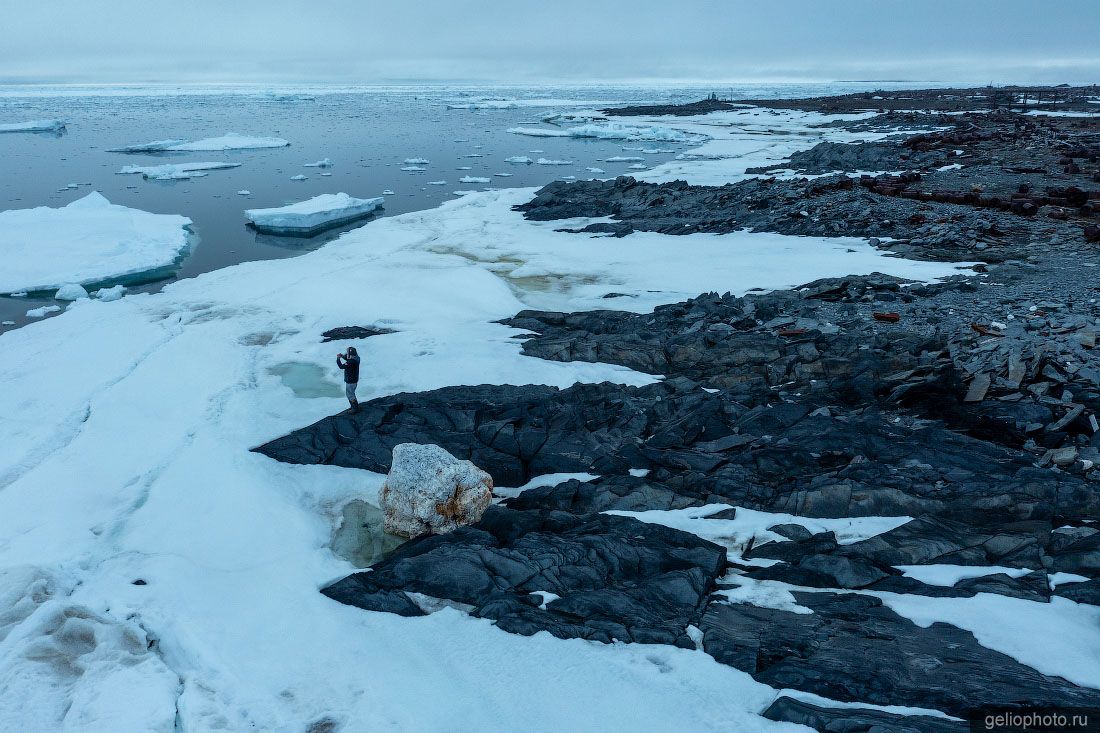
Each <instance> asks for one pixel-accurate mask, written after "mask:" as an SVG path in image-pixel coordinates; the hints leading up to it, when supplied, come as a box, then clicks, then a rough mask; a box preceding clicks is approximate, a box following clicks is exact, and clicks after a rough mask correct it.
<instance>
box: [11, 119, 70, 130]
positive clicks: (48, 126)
mask: <svg viewBox="0 0 1100 733" xmlns="http://www.w3.org/2000/svg"><path fill="white" fill-rule="evenodd" d="M64 129H65V121H64V120H30V121H28V122H5V123H0V133H2V132H54V133H57V132H61V131H62V130H64Z"/></svg>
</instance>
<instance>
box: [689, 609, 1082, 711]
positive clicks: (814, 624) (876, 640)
mask: <svg viewBox="0 0 1100 733" xmlns="http://www.w3.org/2000/svg"><path fill="white" fill-rule="evenodd" d="M794 596H795V599H796V600H797V602H798V603H799V604H800V605H803V606H805V607H807V608H810V609H811V610H812V611H813V613H811V614H798V613H793V612H790V611H780V610H776V609H770V608H759V607H756V606H748V605H740V604H724V603H714V604H711V606H710V607H709V608H708V610H707V613H706V615H705V616H704V618H703V621H702V626H701V627H700V628H701V629H702V631H703V649H704V650H705V651H706V652H707V653H708V654H710V655H711V656H713V657H714V658H715V659H717V660H718V661H720V662H724V663H725V664H729V665H732V666H734V667H737V668H738V669H742V670H744V671H746V672H748V673H749V674H751V675H752V676H753V677H754V678H756V679H757V680H759V681H760V682H763V683H765V684H768V685H772V686H773V687H778V688H784V687H786V688H793V689H798V690H805V691H807V692H812V693H814V694H817V695H823V696H825V697H829V698H832V699H834V700H841V701H845V702H864V703H872V704H875V705H908V706H913V707H924V708H932V709H935V710H942V711H943V712H946V713H948V714H951V715H956V716H959V717H965V715H966V713H967V711H969V710H972V709H974V708H976V707H980V706H984V705H996V706H1005V707H1022V706H1029V705H1030V706H1054V707H1062V706H1065V707H1096V706H1097V705H1100V690H1093V689H1088V688H1083V687H1078V686H1077V685H1074V684H1072V683H1070V682H1068V681H1066V680H1064V679H1062V678H1060V677H1048V676H1046V675H1042V674H1040V673H1039V672H1036V671H1035V670H1034V669H1032V668H1031V667H1027V666H1025V665H1023V664H1020V663H1019V662H1017V661H1016V660H1015V659H1013V658H1011V657H1009V656H1007V655H1005V654H1001V653H1000V652H996V651H993V650H991V649H988V648H986V647H984V646H982V645H981V644H979V643H978V642H977V641H976V640H975V639H974V635H973V634H971V633H970V632H969V631H963V630H962V629H959V628H957V627H955V626H951V625H949V624H945V623H934V624H932V625H931V626H929V627H927V628H923V627H920V626H917V625H916V624H914V623H913V622H911V621H909V620H908V619H906V618H904V617H902V616H899V615H898V614H896V613H894V611H892V610H890V609H889V608H887V607H886V606H885V605H883V603H882V601H880V600H879V599H878V598H875V597H872V596H867V595H860V594H855V593H841V594H837V593H824V592H823V593H805V592H797V591H796V592H794Z"/></svg>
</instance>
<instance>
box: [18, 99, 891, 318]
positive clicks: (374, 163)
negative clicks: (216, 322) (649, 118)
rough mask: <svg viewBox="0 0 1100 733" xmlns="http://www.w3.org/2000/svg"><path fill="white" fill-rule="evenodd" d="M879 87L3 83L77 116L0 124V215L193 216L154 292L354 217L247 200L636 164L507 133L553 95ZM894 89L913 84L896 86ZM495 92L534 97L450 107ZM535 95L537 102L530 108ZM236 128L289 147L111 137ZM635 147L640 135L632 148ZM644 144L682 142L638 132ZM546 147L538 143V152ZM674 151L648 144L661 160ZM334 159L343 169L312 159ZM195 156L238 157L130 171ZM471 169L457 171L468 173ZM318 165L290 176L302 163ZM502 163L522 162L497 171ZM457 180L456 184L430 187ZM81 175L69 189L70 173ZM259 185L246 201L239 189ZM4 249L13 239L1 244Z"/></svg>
mask: <svg viewBox="0 0 1100 733" xmlns="http://www.w3.org/2000/svg"><path fill="white" fill-rule="evenodd" d="M882 86H883V85H881V84H862V83H846V84H829V85H742V86H740V87H737V88H730V87H728V86H722V87H709V86H706V87H693V88H684V87H677V88H672V87H663V88H652V87H630V86H592V87H582V88H572V87H539V88H518V87H516V88H508V87H495V88H490V89H486V88H478V89H455V88H440V87H435V88H431V87H406V88H376V89H369V88H368V89H358V90H351V91H349V90H343V91H338V92H333V91H332V90H330V89H326V88H313V89H297V90H283V91H280V92H279V93H277V94H276V93H272V92H270V91H262V90H257V89H243V88H236V89H217V90H193V89H187V88H180V89H167V88H162V89H149V88H131V89H65V88H62V89H56V88H55V89H48V88H39V89H21V88H17V87H0V123H2V122H19V121H26V120H30V119H38V118H50V117H58V118H62V119H65V120H67V121H68V122H69V126H68V129H67V132H66V133H65V134H63V135H61V136H53V135H41V134H4V135H0V210H4V209H13V208H28V207H33V206H42V205H45V206H54V207H56V206H64V205H65V204H68V203H69V202H71V201H74V200H75V199H77V198H80V197H82V196H85V195H87V194H88V193H89V192H90V191H93V190H97V191H100V192H101V193H103V194H104V195H105V196H106V197H107V198H108V199H109V200H110V201H111V202H112V203H116V204H122V205H125V206H131V207H135V208H139V209H143V210H146V211H152V212H156V213H171V214H183V215H185V216H188V217H190V218H191V220H192V221H193V222H194V224H193V229H194V232H195V245H194V246H193V247H192V249H191V251H190V252H189V253H188V254H187V256H186V257H185V258H184V259H183V261H182V262H181V264H180V266H179V268H178V269H177V270H175V271H174V272H170V273H161V279H158V280H157V281H155V282H150V283H145V284H141V285H138V286H136V287H135V288H131V289H132V290H133V289H138V290H146V291H147V290H155V289H158V288H159V287H162V286H163V284H164V282H165V281H166V280H165V279H164V277H165V276H167V278H168V279H173V278H186V277H193V276H195V275H198V274H200V273H203V272H208V271H210V270H215V269H218V268H222V267H226V266H229V265H233V264H236V263H239V262H245V261H249V260H258V259H274V258H282V257H293V256H295V255H298V254H301V253H303V252H306V251H309V250H310V249H315V248H316V247H319V246H321V245H322V244H324V243H325V242H327V241H331V240H332V239H333V238H334V237H336V236H339V234H340V233H342V232H343V231H346V230H348V229H351V228H354V227H356V226H361V225H362V222H357V223H355V224H352V225H348V226H345V227H342V228H339V229H334V230H330V231H328V232H325V233H323V234H320V235H318V236H316V237H313V238H309V239H303V238H292V237H276V236H271V235H264V234H259V233H257V232H255V231H253V230H251V229H249V228H247V227H246V226H245V224H244V217H243V210H244V209H246V208H263V207H270V206H281V205H284V204H287V203H291V202H294V201H300V200H302V199H306V198H309V197H311V196H316V195H318V194H322V193H336V192H340V191H343V192H346V193H348V194H350V195H352V196H356V197H361V198H365V197H370V196H378V195H381V194H382V192H383V191H384V190H387V189H389V190H392V191H394V195H387V196H386V204H385V210H384V211H383V212H382V213H381V214H380V215H381V216H392V215H394V214H400V213H404V212H408V211H414V210H421V209H426V208H432V207H434V206H437V205H438V204H439V203H440V202H442V201H444V200H447V199H450V198H453V197H454V194H453V193H452V192H453V191H455V190H460V189H480V188H487V187H494V188H507V187H516V186H538V185H543V184H545V183H547V182H549V181H551V180H554V179H555V178H561V177H564V176H569V175H573V176H577V177H578V178H581V177H591V176H592V174H591V173H588V172H586V171H585V168H586V167H589V166H592V167H599V168H602V169H604V170H605V171H606V172H607V175H608V176H613V175H617V174H622V173H628V172H630V171H629V168H628V166H629V165H630V164H629V163H604V162H602V161H601V159H602V158H606V157H610V156H615V155H639V153H631V152H626V153H624V152H623V147H624V146H631V145H632V144H631V143H623V142H622V141H605V140H581V139H573V138H536V137H527V136H523V135H516V134H512V133H509V132H507V130H508V128H510V127H515V126H519V125H523V124H526V123H532V122H538V121H539V120H540V118H542V117H543V116H545V115H548V114H552V113H555V112H570V111H578V110H579V109H583V106H580V105H577V104H573V103H569V104H558V103H553V102H551V103H549V104H545V105H544V104H543V103H544V102H546V101H547V100H580V101H581V102H584V103H588V104H590V105H592V106H591V107H590V108H595V107H599V106H609V104H608V103H610V104H612V105H613V104H627V103H641V102H658V101H691V100H694V99H699V98H701V97H703V96H705V95H706V94H708V93H710V92H712V91H714V92H718V93H719V94H721V95H722V96H728V95H730V94H734V95H736V96H750V95H752V96H760V97H767V96H772V97H791V96H804V95H810V94H814V95H816V94H825V93H843V92H848V91H856V90H862V89H872V88H880V87H882ZM889 86H892V87H897V86H904V85H889ZM483 97H495V98H503V99H514V100H522V102H520V104H523V105H524V106H515V107H508V108H504V109H449V108H448V107H447V104H448V102H452V103H454V102H458V103H464V102H465V103H469V102H475V103H476V102H477V101H479V100H480V99H481V98H483ZM532 100H537V104H538V105H539V106H528V105H530V103H531V102H532ZM226 132H236V133H240V134H245V135H257V136H275V137H281V138H285V139H287V140H289V141H290V142H291V145H290V146H289V147H285V148H276V149H266V150H243V151H227V152H201V153H162V154H155V155H153V154H122V153H111V152H106V151H107V149H108V148H113V147H120V146H123V145H132V144H137V143H144V142H148V141H150V140H159V139H165V138H177V139H185V140H194V139H198V138H203V137H214V136H219V135H222V134H224V133H226ZM634 145H637V144H634ZM641 145H644V146H646V147H659V148H671V149H673V150H674V151H676V152H678V151H680V150H683V149H684V148H686V147H690V146H686V145H677V144H667V143H659V144H658V143H642V144H641ZM534 150H538V151H541V152H537V153H533V152H530V151H534ZM515 155H527V156H529V157H531V158H535V159H537V158H539V157H546V158H549V159H563V160H572V161H574V164H573V165H569V166H541V165H515V164H509V163H505V162H504V159H505V158H508V157H510V156H515ZM674 155H675V153H669V154H662V155H646V156H644V157H645V159H646V163H647V164H649V165H656V164H658V163H661V162H663V161H665V160H667V159H669V158H671V157H673V156H674ZM323 158H330V159H331V160H332V161H333V164H334V165H333V167H332V168H329V169H326V170H325V172H330V173H331V174H332V175H331V176H321V175H320V173H321V172H322V171H321V170H319V169H317V168H306V167H303V164H304V163H309V162H313V161H317V160H320V159H323ZM406 158H427V159H428V160H430V161H431V164H430V165H428V166H426V168H427V170H426V171H425V172H422V173H410V172H404V171H401V170H400V168H401V167H402V166H403V165H404V163H403V161H404V160H405V159H406ZM188 161H228V162H234V163H241V167H239V168H233V169H228V170H219V171H211V172H210V174H209V175H208V176H206V177H204V178H196V179H192V180H189V181H146V180H143V179H142V178H141V177H140V176H133V175H118V174H117V171H118V170H119V169H120V168H121V167H123V166H124V165H130V164H136V165H156V164H160V163H173V162H188ZM467 167H468V168H469V170H460V169H461V168H467ZM299 173H301V174H304V175H306V176H308V179H307V180H305V181H293V180H291V177H292V176H295V175H297V174H299ZM496 173H511V174H512V175H511V176H510V177H497V176H495V175H494V174H496ZM465 175H471V176H480V177H488V178H490V179H491V181H492V182H491V183H490V184H463V183H460V182H459V179H460V178H461V177H462V176H465ZM436 180H445V181H447V184H446V185H443V186H435V185H429V184H428V182H429V181H436ZM73 183H75V184H79V185H78V186H77V187H76V188H75V189H67V188H66V186H68V185H69V184H73ZM242 189H247V190H248V191H251V195H250V196H240V195H238V194H237V191H239V190H242ZM0 257H3V242H0ZM51 304H54V301H53V300H52V299H51V298H35V297H31V298H7V297H0V321H13V322H14V323H13V324H9V325H3V326H0V331H3V330H8V329H11V328H18V327H19V326H21V325H24V324H26V323H27V322H29V321H32V320H34V319H28V318H27V317H26V311H27V310H28V309H31V308H36V307H39V306H41V305H51Z"/></svg>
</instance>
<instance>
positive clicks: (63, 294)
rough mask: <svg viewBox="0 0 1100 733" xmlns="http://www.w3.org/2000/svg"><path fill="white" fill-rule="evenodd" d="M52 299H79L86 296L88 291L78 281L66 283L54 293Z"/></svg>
mask: <svg viewBox="0 0 1100 733" xmlns="http://www.w3.org/2000/svg"><path fill="white" fill-rule="evenodd" d="M53 297H54V300H80V299H81V298H87V297H88V291H87V290H85V289H84V286H83V285H80V284H78V283H66V284H65V285H62V286H61V287H60V288H58V289H57V292H56V293H54V296H53Z"/></svg>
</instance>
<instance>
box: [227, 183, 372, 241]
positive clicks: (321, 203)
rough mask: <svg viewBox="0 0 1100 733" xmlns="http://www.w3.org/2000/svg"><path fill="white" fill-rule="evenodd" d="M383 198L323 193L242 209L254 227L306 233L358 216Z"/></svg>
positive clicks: (336, 224) (263, 229)
mask: <svg viewBox="0 0 1100 733" xmlns="http://www.w3.org/2000/svg"><path fill="white" fill-rule="evenodd" d="M383 203H384V199H383V198H381V197H378V198H369V199H357V198H353V197H351V196H349V195H348V194H346V193H325V194H321V195H320V196H314V197H313V198H311V199H307V200H305V201H299V202H298V203H296V204H290V205H288V206H280V207H277V208H272V209H248V210H246V211H245V212H244V215H245V218H246V219H248V221H249V223H251V224H252V225H253V226H254V227H256V228H257V229H259V230H260V231H264V232H272V233H279V234H310V233H313V232H316V231H320V230H321V229H325V228H328V227H333V226H338V225H340V224H345V223H347V222H349V221H354V220H356V219H361V218H363V217H364V216H367V215H369V214H372V213H374V212H375V211H377V210H378V209H380V208H381V207H382V204H383Z"/></svg>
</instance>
